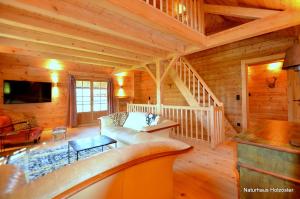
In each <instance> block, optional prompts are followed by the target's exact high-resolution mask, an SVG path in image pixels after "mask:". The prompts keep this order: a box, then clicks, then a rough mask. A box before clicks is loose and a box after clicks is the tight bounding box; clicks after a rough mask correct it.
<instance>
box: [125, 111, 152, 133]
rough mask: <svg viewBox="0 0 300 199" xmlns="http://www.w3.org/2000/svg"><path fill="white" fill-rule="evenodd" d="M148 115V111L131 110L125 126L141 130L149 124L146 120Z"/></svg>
mask: <svg viewBox="0 0 300 199" xmlns="http://www.w3.org/2000/svg"><path fill="white" fill-rule="evenodd" d="M146 116H147V113H144V112H129V114H128V117H127V119H126V121H125V123H124V125H123V127H126V128H131V129H134V130H137V131H140V130H142V129H143V128H144V127H145V126H148V125H147V121H146Z"/></svg>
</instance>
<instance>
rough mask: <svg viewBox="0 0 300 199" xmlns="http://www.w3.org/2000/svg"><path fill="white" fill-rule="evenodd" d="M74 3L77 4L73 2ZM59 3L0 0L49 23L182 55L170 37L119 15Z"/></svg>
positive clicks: (84, 6)
mask: <svg viewBox="0 0 300 199" xmlns="http://www.w3.org/2000/svg"><path fill="white" fill-rule="evenodd" d="M75 2H77V1H75ZM75 2H74V3H68V2H65V1H60V0H43V1H40V0H11V1H6V0H0V3H1V4H2V5H8V6H12V7H14V8H18V9H21V10H23V11H25V12H31V13H35V14H39V15H42V16H46V17H50V18H52V20H55V21H61V22H65V23H68V24H73V25H76V26H80V27H83V28H87V29H89V30H93V31H96V32H101V33H107V34H111V35H113V36H114V37H119V38H123V39H127V40H130V41H133V42H139V43H141V44H144V45H145V46H152V47H157V48H160V49H164V50H169V51H175V52H177V51H178V52H183V51H184V45H183V44H181V43H179V42H174V41H175V40H174V39H172V36H171V35H167V34H164V33H161V32H159V31H155V30H153V29H152V28H151V27H146V26H144V25H142V24H140V23H137V22H135V21H132V20H128V19H127V20H124V18H123V17H122V16H119V15H116V14H113V13H111V12H108V10H107V9H99V10H97V12H91V11H90V10H89V6H90V4H88V3H86V2H85V1H78V2H80V5H81V6H82V7H79V5H74V4H75Z"/></svg>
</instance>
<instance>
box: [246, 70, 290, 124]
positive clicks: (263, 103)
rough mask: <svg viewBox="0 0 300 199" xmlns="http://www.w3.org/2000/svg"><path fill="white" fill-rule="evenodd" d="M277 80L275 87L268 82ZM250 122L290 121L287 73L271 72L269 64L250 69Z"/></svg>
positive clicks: (281, 71)
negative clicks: (266, 120) (271, 86)
mask: <svg viewBox="0 0 300 199" xmlns="http://www.w3.org/2000/svg"><path fill="white" fill-rule="evenodd" d="M273 77H275V78H276V82H275V87H274V88H270V87H269V86H268V82H273ZM248 89H249V93H250V94H251V95H250V96H249V120H250V122H255V121H256V120H261V119H263V120H265V119H270V120H286V121H287V120H288V98H287V72H286V71H283V70H273V71H272V70H269V69H268V64H262V65H255V66H249V67H248Z"/></svg>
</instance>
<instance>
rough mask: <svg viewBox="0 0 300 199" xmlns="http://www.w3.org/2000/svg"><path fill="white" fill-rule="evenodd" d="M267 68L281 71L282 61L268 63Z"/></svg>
mask: <svg viewBox="0 0 300 199" xmlns="http://www.w3.org/2000/svg"><path fill="white" fill-rule="evenodd" d="M267 68H268V70H269V71H272V72H280V71H281V68H282V61H279V62H274V63H271V64H268V67H267Z"/></svg>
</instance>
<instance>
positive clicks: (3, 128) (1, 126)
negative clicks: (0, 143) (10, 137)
mask: <svg viewBox="0 0 300 199" xmlns="http://www.w3.org/2000/svg"><path fill="white" fill-rule="evenodd" d="M13 130H14V129H13V126H12V125H11V119H10V117H9V116H7V115H0V133H4V132H10V131H13Z"/></svg>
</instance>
